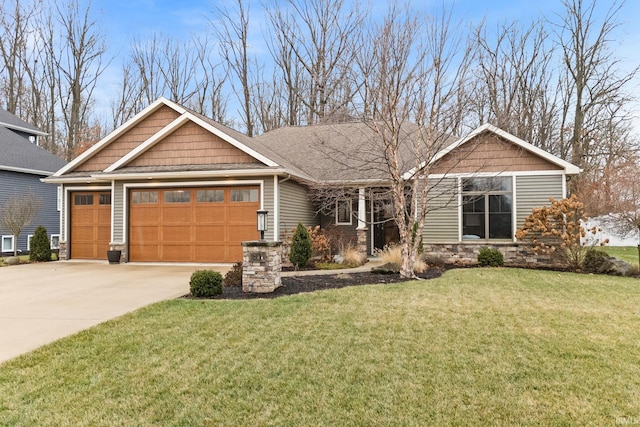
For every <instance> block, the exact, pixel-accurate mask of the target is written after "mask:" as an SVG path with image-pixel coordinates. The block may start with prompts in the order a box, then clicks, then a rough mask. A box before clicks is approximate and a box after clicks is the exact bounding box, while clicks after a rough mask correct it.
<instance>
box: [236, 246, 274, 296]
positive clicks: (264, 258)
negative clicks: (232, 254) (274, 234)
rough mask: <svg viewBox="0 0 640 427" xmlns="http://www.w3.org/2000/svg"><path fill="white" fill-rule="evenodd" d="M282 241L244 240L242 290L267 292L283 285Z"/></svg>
mask: <svg viewBox="0 0 640 427" xmlns="http://www.w3.org/2000/svg"><path fill="white" fill-rule="evenodd" d="M281 272H282V242H267V241H262V240H257V241H250V242H242V291H243V292H256V293H267V292H273V291H274V290H276V288H278V287H280V286H281V285H282V282H281V278H280V273H281Z"/></svg>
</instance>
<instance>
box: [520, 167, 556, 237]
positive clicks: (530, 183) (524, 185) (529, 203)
mask: <svg viewBox="0 0 640 427" xmlns="http://www.w3.org/2000/svg"><path fill="white" fill-rule="evenodd" d="M563 179H564V176H563V175H538V176H518V177H516V228H520V227H522V225H523V224H524V220H525V218H526V217H527V216H529V214H530V213H531V210H532V209H533V208H539V207H541V206H549V205H550V203H549V198H550V197H553V198H554V199H556V200H557V199H561V198H562V197H563V193H562V188H563V187H562V180H563Z"/></svg>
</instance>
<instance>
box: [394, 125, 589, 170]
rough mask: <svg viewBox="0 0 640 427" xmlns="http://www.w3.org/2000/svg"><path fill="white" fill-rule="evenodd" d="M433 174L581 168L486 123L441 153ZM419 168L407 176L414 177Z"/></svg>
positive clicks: (435, 159) (437, 158) (433, 165)
mask: <svg viewBox="0 0 640 427" xmlns="http://www.w3.org/2000/svg"><path fill="white" fill-rule="evenodd" d="M430 164H431V170H430V173H435V174H445V173H477V172H494V173H499V172H519V171H545V170H562V171H564V172H565V173H566V174H569V175H575V174H578V173H580V168H578V167H577V166H575V165H573V164H571V163H569V162H567V161H565V160H562V159H561V158H559V157H556V156H554V155H553V154H551V153H549V152H547V151H545V150H542V149H540V148H538V147H536V146H534V145H532V144H530V143H528V142H526V141H524V140H522V139H520V138H518V137H516V136H514V135H512V134H510V133H508V132H505V131H503V130H502V129H499V128H497V127H495V126H493V125H491V124H484V125H482V126H480V127H478V128H477V129H475V130H474V131H473V132H471V133H469V134H468V135H467V136H465V137H463V138H460V139H459V140H457V141H456V142H454V143H453V144H451V145H449V146H448V147H446V148H444V149H443V150H441V151H440V152H438V153H437V154H436V155H435V156H434V158H433V159H432V160H431V161H430ZM413 174H415V168H414V169H412V170H410V171H409V172H407V173H406V174H405V178H410V177H411V176H413Z"/></svg>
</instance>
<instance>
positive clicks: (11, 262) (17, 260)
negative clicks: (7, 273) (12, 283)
mask: <svg viewBox="0 0 640 427" xmlns="http://www.w3.org/2000/svg"><path fill="white" fill-rule="evenodd" d="M4 262H6V263H7V265H18V264H20V258H18V257H17V256H10V257H9V258H6V259H5V260H4Z"/></svg>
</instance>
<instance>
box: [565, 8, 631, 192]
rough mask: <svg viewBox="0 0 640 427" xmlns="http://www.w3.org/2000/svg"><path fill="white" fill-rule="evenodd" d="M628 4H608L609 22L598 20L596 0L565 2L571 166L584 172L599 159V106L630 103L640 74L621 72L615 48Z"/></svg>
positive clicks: (607, 18)
mask: <svg viewBox="0 0 640 427" xmlns="http://www.w3.org/2000/svg"><path fill="white" fill-rule="evenodd" d="M624 4H625V3H624V1H613V2H610V3H608V5H609V6H608V9H607V11H606V13H605V15H604V17H603V18H602V20H598V16H599V15H598V14H597V13H596V11H597V8H598V2H597V0H563V6H564V8H565V14H564V16H562V17H561V18H560V19H561V21H560V23H559V24H558V29H559V30H558V38H559V41H558V43H559V44H560V48H561V50H562V55H563V63H564V67H565V69H566V82H565V85H564V89H565V90H566V91H567V95H566V96H565V102H566V103H567V104H566V105H565V108H564V111H565V113H566V114H567V115H569V117H568V118H567V117H563V120H562V121H563V123H566V124H571V130H570V136H569V145H570V147H571V162H572V163H573V164H575V165H577V166H580V167H583V168H584V167H585V166H587V165H588V157H589V156H592V155H593V154H594V153H593V151H592V146H593V142H594V138H595V135H594V134H593V131H594V129H597V128H599V125H598V109H599V107H602V106H607V105H608V104H611V103H613V102H616V100H618V101H619V100H621V99H622V98H626V95H625V93H624V92H625V88H626V86H627V84H628V83H629V81H630V80H631V79H632V78H633V77H634V76H635V75H636V73H637V70H638V68H636V69H634V70H633V71H631V72H630V73H622V72H621V71H620V70H619V69H618V66H619V62H620V61H619V59H618V58H616V57H615V55H614V52H613V50H612V49H611V44H612V42H613V36H614V31H615V29H616V28H617V27H618V26H619V21H618V16H619V14H620V13H621V11H622V8H623V6H624ZM574 190H575V188H574Z"/></svg>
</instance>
